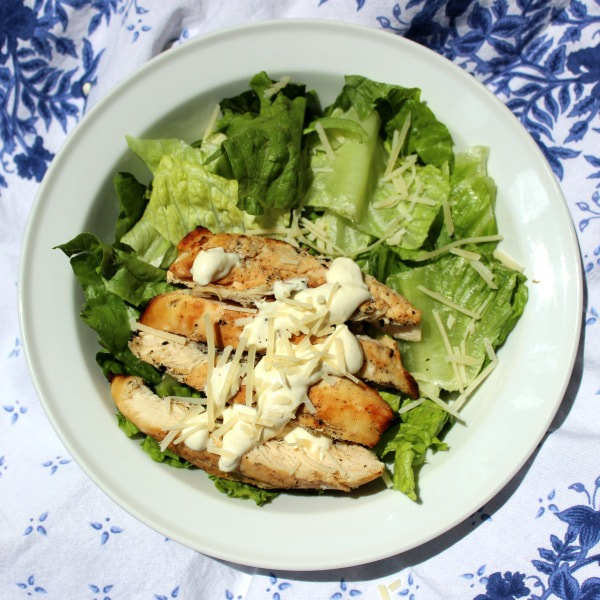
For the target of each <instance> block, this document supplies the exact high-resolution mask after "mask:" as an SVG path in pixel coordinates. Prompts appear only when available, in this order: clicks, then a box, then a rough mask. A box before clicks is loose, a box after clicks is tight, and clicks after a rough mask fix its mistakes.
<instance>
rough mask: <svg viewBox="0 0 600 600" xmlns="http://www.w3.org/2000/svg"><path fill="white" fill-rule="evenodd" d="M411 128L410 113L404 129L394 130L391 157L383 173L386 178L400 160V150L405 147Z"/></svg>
mask: <svg viewBox="0 0 600 600" xmlns="http://www.w3.org/2000/svg"><path fill="white" fill-rule="evenodd" d="M409 128H410V113H409V114H408V115H407V117H406V119H404V123H402V129H401V130H400V131H398V130H397V129H396V130H394V133H393V135H392V147H391V149H390V157H389V159H388V162H387V165H386V168H385V171H384V173H383V175H384V177H385V176H386V175H389V174H390V173H391V172H392V171H393V169H394V165H395V164H396V161H397V160H398V156H399V155H400V150H402V146H404V141H405V140H406V134H407V133H408V130H409Z"/></svg>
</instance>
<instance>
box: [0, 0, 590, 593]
mask: <svg viewBox="0 0 600 600" xmlns="http://www.w3.org/2000/svg"><path fill="white" fill-rule="evenodd" d="M300 17H303V18H321V19H330V20H338V21H345V22H351V23H357V24H362V25H364V26H366V27H372V28H376V29H381V30H385V31H387V32H389V33H390V34H391V35H399V36H404V37H407V38H409V39H412V40H414V41H416V42H418V43H420V44H423V45H425V46H428V47H429V48H432V49H433V50H435V51H436V52H438V53H440V54H442V55H443V56H445V57H447V58H448V59H449V60H451V61H453V62H454V63H456V64H458V65H460V66H461V67H462V68H464V69H465V70H466V71H468V72H469V73H471V74H472V75H473V76H474V77H476V78H477V79H479V80H480V81H481V82H482V83H483V84H484V85H486V86H487V87H488V88H489V89H490V90H491V91H492V92H493V93H494V94H495V95H496V96H497V97H498V98H499V99H500V100H502V101H503V102H504V103H505V104H506V106H507V107H508V108H509V109H510V110H511V111H512V112H513V113H514V114H515V116H516V117H517V118H518V119H519V120H520V122H521V123H522V125H523V126H524V127H525V128H526V129H527V131H528V132H529V133H530V134H531V136H532V137H533V138H534V140H535V141H536V142H537V144H538V145H539V147H540V148H541V150H542V152H543V153H544V155H545V157H546V159H547V161H548V163H549V165H550V167H551V169H552V171H553V172H554V174H555V176H556V178H557V179H558V181H559V183H560V185H561V187H562V189H563V191H564V194H565V197H566V200H567V203H568V207H569V209H570V212H571V216H572V218H573V222H574V224H575V229H576V231H577V234H578V236H579V243H580V247H581V256H582V261H583V267H584V273H585V278H586V281H585V283H586V292H587V294H586V304H585V306H584V307H583V310H584V334H583V336H582V343H581V347H580V351H579V355H578V359H577V363H576V367H575V371H574V374H573V377H572V381H571V385H570V386H569V389H568V390H567V394H566V397H565V400H564V402H563V405H562V406H561V409H560V411H559V413H558V415H557V417H556V419H555V421H554V423H553V425H552V427H551V429H550V431H549V432H548V435H547V436H546V438H545V439H544V441H543V442H542V443H541V444H540V447H539V448H538V450H537V452H536V453H535V455H534V456H533V457H532V459H531V460H530V461H528V463H527V464H526V465H525V466H524V467H523V469H522V471H521V472H520V473H519V474H518V475H517V476H516V477H515V478H514V480H513V481H512V482H511V483H510V484H509V485H508V486H507V487H506V488H505V489H503V490H502V491H501V492H500V493H499V494H498V496H496V497H495V498H494V499H493V500H491V501H490V502H489V503H488V504H487V505H486V506H484V507H482V509H481V510H480V511H478V512H477V513H476V514H474V515H472V516H471V518H470V519H468V520H467V521H465V522H464V523H462V524H461V525H459V526H457V527H456V528H455V529H453V530H452V531H450V532H448V533H447V534H445V535H443V536H441V537H440V538H438V539H435V540H433V541H432V542H430V543H428V544H425V545H424V546H422V547H420V548H417V549H415V550H413V551H410V552H407V553H405V554H402V555H400V556H397V557H393V558H390V559H387V560H384V561H381V562H379V563H376V564H372V565H364V566H358V567H355V568H349V569H341V570H336V571H331V572H323V573H284V572H275V571H269V570H258V569H248V568H242V567H239V566H237V565H233V564H227V563H224V562H222V561H217V560H214V559H211V558H208V557H205V556H202V555H200V554H198V553H196V552H193V551H191V550H189V549H188V548H185V547H183V546H180V545H179V544H177V543H175V542H173V541H172V540H169V539H166V538H164V537H163V536H161V535H159V534H158V533H156V532H154V531H152V530H150V529H149V528H147V527H146V526H144V525H142V524H141V523H139V522H138V521H137V520H135V519H134V518H132V517H131V516H129V515H128V514H127V513H125V512H124V511H123V510H121V509H120V508H119V507H118V506H116V505H115V504H114V503H113V502H112V501H111V500H110V499H108V498H107V497H106V496H105V495H104V494H103V493H102V492H100V491H99V490H98V489H97V488H96V487H95V486H94V484H93V483H92V482H91V481H89V480H88V479H87V477H86V476H85V475H84V474H83V473H82V471H81V470H80V469H79V468H78V466H77V464H76V463H75V462H74V461H73V460H72V459H71V457H70V456H69V455H68V453H67V451H66V450H65V449H64V447H63V446H62V445H61V443H60V442H59V440H58V439H57V437H56V435H55V434H54V432H53V430H52V429H51V426H50V425H49V423H48V421H47V419H46V417H45V415H44V413H43V410H42V409H41V406H40V404H39V402H38V399H37V397H36V394H35V392H34V390H33V386H32V384H31V381H30V378H29V374H28V371H27V367H26V363H25V357H24V356H23V349H22V347H21V340H20V333H19V325H18V319H17V294H16V290H17V284H18V282H17V269H18V259H19V253H20V247H21V243H22V239H23V232H24V228H25V224H26V221H27V215H28V212H29V210H30V208H31V205H32V202H33V199H34V196H35V193H36V190H37V188H38V186H39V183H40V181H41V180H42V178H43V177H44V174H45V172H46V171H47V169H48V166H49V165H50V163H51V162H52V160H53V158H54V157H55V156H56V154H57V152H58V151H59V150H60V146H61V144H62V142H63V141H64V139H65V137H66V136H67V135H68V134H69V132H70V131H71V130H72V129H73V128H74V127H75V125H76V124H77V123H78V121H79V120H80V119H81V118H82V116H83V115H84V114H85V112H86V110H89V108H90V107H91V106H92V105H93V104H94V103H95V102H97V101H98V100H99V99H101V98H102V97H103V96H104V95H106V94H107V93H108V92H109V91H110V89H111V88H113V87H114V86H115V85H116V84H117V83H118V82H119V81H120V80H121V79H122V78H124V77H125V76H127V75H128V74H129V73H131V72H132V71H134V70H135V69H136V68H138V67H140V66H141V65H143V64H144V63H145V62H147V61H148V60H149V59H150V58H152V57H153V56H155V55H157V54H159V53H160V52H162V51H164V50H166V49H168V48H169V47H171V46H173V45H176V44H181V43H185V42H186V40H188V39H190V38H193V37H196V36H199V35H203V34H205V33H207V32H210V31H213V30H216V29H220V28H223V27H227V26H234V25H239V24H242V23H246V22H248V21H256V20H264V19H275V18H300ZM599 115H600V0H586V1H584V0H510V1H509V0H402V1H399V2H394V1H393V0H286V1H284V2H279V3H277V2H275V3H273V2H266V1H264V2H262V1H257V2H252V3H250V2H244V1H243V0H231V1H230V2H219V1H218V0H205V1H203V2H196V1H194V0H171V1H170V2H160V1H158V0H0V260H1V263H2V266H3V275H4V277H2V279H1V282H0V286H1V288H0V289H1V292H0V311H1V314H2V316H3V318H2V320H1V321H0V378H1V380H2V391H3V393H2V397H1V398H0V515H1V518H2V527H1V528H0V564H1V565H2V568H0V597H1V598H6V599H13V598H14V599H20V598H26V597H40V598H42V597H44V598H60V599H64V598H82V599H90V600H92V599H102V600H116V599H119V598H127V599H130V598H148V599H155V600H159V599H160V600H162V599H174V598H181V599H183V598H185V599H188V598H192V599H198V598H201V599H204V598H206V599H211V600H212V599H213V598H214V599H226V600H234V599H236V600H241V599H242V598H243V599H248V600H255V599H256V600H263V599H265V600H266V599H268V600H288V599H289V600H291V599H300V598H323V599H330V600H346V599H349V598H369V599H370V598H408V599H411V600H431V599H437V598H443V599H454V598H456V599H461V600H462V599H474V600H513V599H517V598H528V599H539V600H541V599H546V598H548V599H550V598H560V599H565V600H566V599H569V600H600V460H599V458H600V416H599V415H600V411H599V408H600V378H599V375H600V360H599V358H598V356H600V344H599V343H598V340H599V339H600V329H599V328H600V316H599V312H600V276H599V274H600V143H599V142H600V119H599ZM547 325H548V326H551V324H547Z"/></svg>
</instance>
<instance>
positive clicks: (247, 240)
mask: <svg viewBox="0 0 600 600" xmlns="http://www.w3.org/2000/svg"><path fill="white" fill-rule="evenodd" d="M211 248H222V249H223V250H224V251H225V252H228V253H233V254H236V255H237V256H239V258H240V262H239V264H238V265H236V266H234V267H233V268H232V269H231V271H230V272H229V273H228V274H227V275H226V276H225V277H223V278H222V279H220V280H218V281H216V282H213V283H211V284H209V285H205V286H198V285H197V284H195V283H194V281H193V280H192V274H191V269H192V265H193V263H194V260H195V258H196V256H197V255H198V253H199V252H200V251H202V250H209V249H211ZM177 249H178V257H177V259H176V260H175V261H174V262H173V264H172V265H171V267H170V268H169V271H168V273H167V278H168V280H170V281H172V282H174V283H183V284H185V285H187V286H188V287H193V288H194V289H198V290H200V291H202V292H203V293H205V294H208V295H214V296H217V297H219V298H221V299H224V300H232V301H234V302H237V303H239V304H242V305H246V306H249V305H250V304H252V302H253V301H254V300H255V299H256V298H257V296H259V297H260V296H261V295H264V294H265V293H268V291H269V290H270V288H271V286H272V284H273V283H274V282H275V281H278V280H280V281H285V280H288V279H294V278H305V279H306V280H307V282H308V287H317V286H319V285H322V284H323V283H325V274H326V272H327V269H328V266H329V264H330V261H329V260H328V259H326V258H317V257H315V256H312V255H311V254H309V253H308V252H306V251H305V250H303V249H301V248H296V247H294V246H292V245H291V244H288V243H287V242H282V241H279V240H275V239H271V238H262V237H259V236H252V235H240V234H229V233H216V234H213V233H211V232H210V231H209V230H208V229H205V228H201V227H200V228H197V229H195V230H194V231H191V232H190V233H189V234H188V235H186V236H185V237H184V238H183V240H182V241H181V242H180V243H179V245H178V247H177ZM365 283H366V284H367V287H368V288H369V292H370V293H371V299H370V300H367V301H365V302H363V303H362V304H361V305H360V306H359V307H358V310H357V311H356V312H355V314H354V315H353V316H352V319H353V320H356V321H369V322H371V323H376V324H378V325H379V326H381V327H385V326H391V327H392V328H393V331H395V332H397V333H398V335H400V336H402V335H407V334H408V335H410V336H412V337H413V338H414V337H415V335H416V334H418V331H419V326H420V322H421V312H420V311H419V310H418V309H417V308H415V307H414V306H413V305H412V304H411V303H410V302H408V300H406V298H404V297H403V296H401V295H400V294H398V293H397V292H395V291H394V290H392V289H390V288H389V287H387V286H385V285H384V284H382V283H380V282H379V281H377V279H375V278H374V277H371V276H369V275H366V276H365Z"/></svg>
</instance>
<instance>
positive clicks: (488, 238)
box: [413, 235, 503, 262]
mask: <svg viewBox="0 0 600 600" xmlns="http://www.w3.org/2000/svg"><path fill="white" fill-rule="evenodd" d="M502 239H503V237H502V236H501V235H482V236H479V237H472V238H463V239H462V240H455V241H454V242H450V243H449V244H446V245H445V246H442V247H441V248H438V249H437V250H432V251H431V252H424V253H423V254H421V255H420V256H418V257H417V258H414V259H413V260H415V261H417V262H421V261H425V260H429V259H430V258H435V257H436V256H440V255H441V254H446V252H449V251H450V250H451V249H452V248H457V247H459V246H467V245H469V244H486V243H488V242H500V241H501V240H502Z"/></svg>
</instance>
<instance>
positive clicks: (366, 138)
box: [303, 108, 385, 223]
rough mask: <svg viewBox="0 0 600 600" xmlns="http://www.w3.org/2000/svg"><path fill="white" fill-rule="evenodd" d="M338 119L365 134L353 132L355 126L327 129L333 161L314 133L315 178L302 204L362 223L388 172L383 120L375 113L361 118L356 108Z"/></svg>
mask: <svg viewBox="0 0 600 600" xmlns="http://www.w3.org/2000/svg"><path fill="white" fill-rule="evenodd" d="M335 118H336V119H337V122H338V123H339V122H343V121H349V122H350V123H353V124H354V125H357V126H359V127H360V129H361V130H362V131H364V134H356V133H353V132H352V125H347V126H344V127H342V128H333V127H332V128H330V129H328V130H327V135H328V139H329V141H330V143H331V145H332V147H333V149H334V151H335V155H334V157H333V158H331V157H330V156H329V155H328V154H327V153H326V152H325V151H324V150H323V146H322V144H321V143H320V140H319V138H318V136H317V135H316V134H314V133H313V134H311V135H312V136H313V141H312V155H311V161H310V166H311V169H312V172H313V179H312V181H311V184H310V186H309V188H308V190H307V193H306V196H305V197H304V200H303V204H304V205H305V206H309V207H313V208H317V209H324V210H327V211H329V212H331V213H332V214H334V215H336V216H338V217H341V218H343V219H346V220H348V221H351V222H352V223H359V222H360V221H361V220H362V219H363V218H364V216H365V215H366V213H367V207H368V206H369V203H370V201H371V198H372V197H373V194H374V192H375V188H376V186H377V182H378V180H379V177H380V176H381V175H382V174H383V170H384V169H385V163H384V160H383V143H382V141H381V140H380V139H379V136H378V132H379V126H380V123H381V121H380V120H379V117H378V116H377V113H376V112H372V113H370V114H369V115H368V116H367V117H365V118H364V119H360V117H359V115H358V113H357V112H356V110H354V109H353V108H350V109H349V110H348V111H346V112H344V113H341V112H337V113H335Z"/></svg>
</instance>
